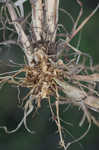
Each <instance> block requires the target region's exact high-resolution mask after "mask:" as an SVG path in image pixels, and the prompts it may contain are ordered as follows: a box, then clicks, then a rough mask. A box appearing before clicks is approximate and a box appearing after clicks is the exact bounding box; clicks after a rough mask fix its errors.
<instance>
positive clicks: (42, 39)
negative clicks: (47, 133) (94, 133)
mask: <svg viewBox="0 0 99 150" xmlns="http://www.w3.org/2000/svg"><path fill="white" fill-rule="evenodd" d="M25 1H26V0H18V1H17V2H15V3H13V2H12V1H11V0H7V1H2V3H3V6H2V7H1V12H0V24H1V25H2V27H1V28H0V32H1V31H2V33H3V35H2V37H3V41H1V42H0V45H9V44H10V45H11V44H15V45H18V46H19V47H21V49H22V50H23V51H24V56H25V59H24V60H25V61H24V65H21V66H20V69H19V70H16V71H12V72H5V73H2V74H0V84H2V85H4V84H5V83H7V84H12V85H13V84H14V85H15V86H16V87H17V88H19V87H25V88H27V89H28V90H29V92H28V94H26V95H25V96H24V98H23V99H22V104H21V106H22V107H23V108H24V116H23V118H22V120H21V121H20V123H19V124H18V126H17V127H16V129H14V130H11V131H9V130H8V129H7V127H6V126H3V127H0V128H3V129H4V130H5V132H6V133H8V134H9V133H13V132H15V131H17V130H18V129H19V128H20V127H21V125H22V124H24V126H25V128H26V130H27V131H28V132H30V133H34V131H31V130H30V129H29V128H28V126H27V117H28V116H29V115H30V114H31V113H34V107H36V109H39V108H40V107H42V104H41V103H42V101H43V100H44V101H45V100H46V101H47V102H48V105H49V108H50V111H51V114H52V119H53V120H54V121H55V123H56V125H57V129H58V133H59V137H60V143H59V144H60V145H61V147H63V148H64V149H65V150H67V148H68V147H69V146H70V145H71V144H72V143H75V142H77V141H79V140H81V139H82V138H83V137H84V136H85V135H86V134H87V133H88V131H89V129H90V127H91V124H92V122H93V123H95V124H96V125H97V126H99V121H98V120H96V119H95V117H94V116H93V115H92V114H91V113H90V110H93V111H96V112H99V93H98V91H97V90H96V89H95V85H96V82H97V81H99V73H98V68H99V66H98V65H97V66H93V64H92V58H91V56H90V55H89V54H87V53H83V52H82V51H81V50H79V49H77V48H75V47H74V46H73V45H71V41H72V39H73V38H74V37H75V36H76V35H77V33H78V32H79V31H80V30H81V29H82V28H83V26H84V25H85V24H86V23H87V22H88V20H89V19H90V18H91V17H92V16H93V15H94V14H95V13H96V11H97V9H98V7H99V5H98V6H97V7H96V9H95V10H94V11H93V12H92V13H91V14H90V15H89V16H88V17H87V18H86V19H85V20H84V21H83V22H82V23H81V24H80V25H78V23H79V20H80V18H81V16H82V13H83V5H82V3H81V1H80V0H77V3H78V4H79V6H80V12H79V14H78V16H77V19H76V21H74V20H73V22H74V24H73V27H72V31H71V33H68V34H67V33H59V32H58V31H59V30H60V26H61V27H63V25H59V24H58V12H59V0H53V1H51V0H28V1H29V5H30V6H31V10H30V12H29V13H28V14H27V15H26V17H25V16H24V11H25V10H24V7H23V3H25ZM66 13H67V14H68V12H66ZM69 15H70V14H69ZM6 31H10V32H11V35H12V36H10V35H8V36H9V37H8V39H9V40H6V38H5V33H6ZM14 35H17V36H14ZM11 37H16V39H12V38H11ZM57 37H58V38H57ZM66 49H68V53H67V52H66ZM71 55H72V57H70V56H71ZM62 56H64V60H63V59H62ZM81 58H82V59H81ZM88 59H89V66H87V65H86V60H88ZM81 60H82V61H81ZM89 72H90V74H89ZM23 75H24V76H23ZM62 93H63V94H62ZM51 96H54V97H55V101H54V102H53V103H52V102H51ZM34 103H35V106H34V105H33V104H34ZM67 104H72V105H76V106H78V107H79V109H80V110H82V111H83V117H82V119H81V122H80V123H79V126H82V125H83V124H84V122H85V119H87V121H88V123H89V126H88V129H87V131H86V132H85V133H84V134H83V135H82V136H81V137H79V138H78V139H75V140H74V141H71V142H69V143H67V144H65V141H64V138H63V131H62V130H63V128H62V126H61V118H60V105H67ZM53 106H54V107H56V109H55V110H56V111H54V110H53Z"/></svg>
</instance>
